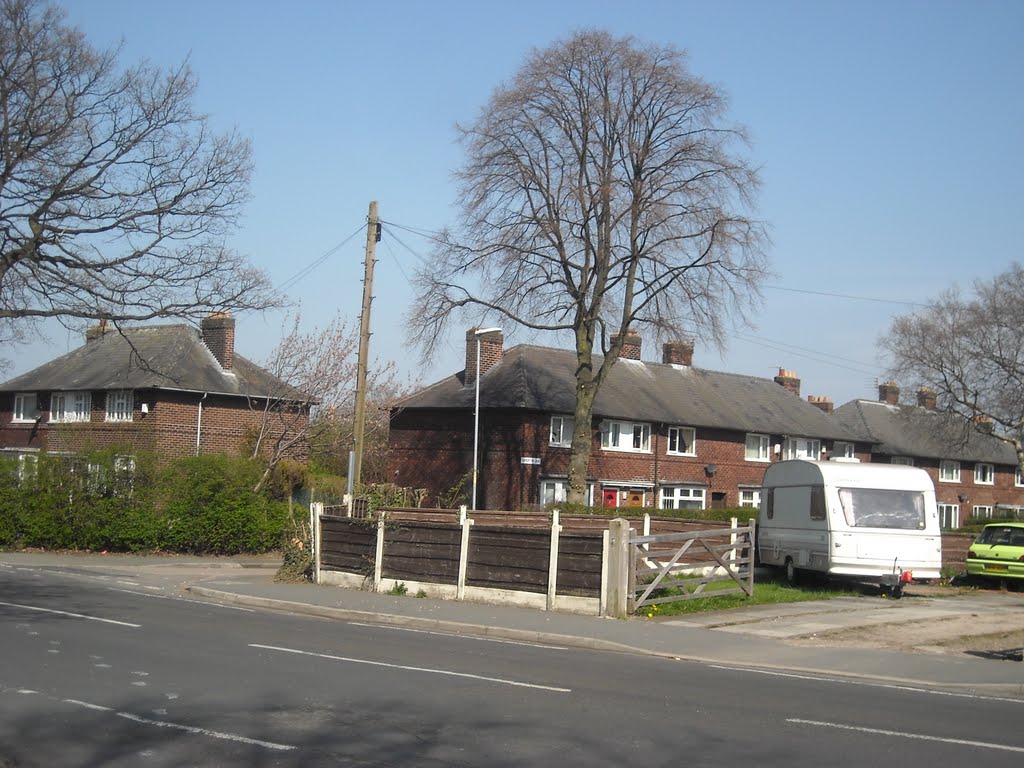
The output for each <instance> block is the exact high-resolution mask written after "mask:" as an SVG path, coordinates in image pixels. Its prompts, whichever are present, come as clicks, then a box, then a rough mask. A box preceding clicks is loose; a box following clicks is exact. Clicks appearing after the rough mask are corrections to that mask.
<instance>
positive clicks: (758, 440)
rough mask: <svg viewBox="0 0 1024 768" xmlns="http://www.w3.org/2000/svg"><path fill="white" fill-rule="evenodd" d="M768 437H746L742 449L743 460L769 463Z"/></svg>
mask: <svg viewBox="0 0 1024 768" xmlns="http://www.w3.org/2000/svg"><path fill="white" fill-rule="evenodd" d="M770 450H771V449H770V446H769V441H768V435H754V434H750V435H747V443H746V445H745V446H744V449H743V458H745V459H746V460H747V461H771V458H772V457H771V453H770V452H769V451H770Z"/></svg>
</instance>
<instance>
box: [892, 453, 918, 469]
mask: <svg viewBox="0 0 1024 768" xmlns="http://www.w3.org/2000/svg"><path fill="white" fill-rule="evenodd" d="M889 463H890V464H898V465H900V466H902V467H912V466H914V458H913V457H912V456H893V457H892V458H891V459H890V460H889Z"/></svg>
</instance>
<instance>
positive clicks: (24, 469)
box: [18, 453, 39, 484]
mask: <svg viewBox="0 0 1024 768" xmlns="http://www.w3.org/2000/svg"><path fill="white" fill-rule="evenodd" d="M38 465H39V457H37V456H36V455H35V454H32V453H19V454H18V483H19V484H24V483H27V482H28V481H29V480H34V479H35V477H36V470H37V469H38Z"/></svg>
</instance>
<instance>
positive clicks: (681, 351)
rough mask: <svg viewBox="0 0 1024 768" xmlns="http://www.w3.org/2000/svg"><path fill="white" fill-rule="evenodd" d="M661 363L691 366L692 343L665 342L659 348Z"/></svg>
mask: <svg viewBox="0 0 1024 768" xmlns="http://www.w3.org/2000/svg"><path fill="white" fill-rule="evenodd" d="M661 362H663V363H665V364H666V365H686V366H691V365H693V342H692V341H669V342H666V343H665V344H663V345H662V347H661Z"/></svg>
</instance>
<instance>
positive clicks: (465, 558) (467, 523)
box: [455, 504, 473, 600]
mask: <svg viewBox="0 0 1024 768" xmlns="http://www.w3.org/2000/svg"><path fill="white" fill-rule="evenodd" d="M459 525H461V526H462V540H461V542H460V544H459V580H458V582H457V583H456V586H455V599H456V600H465V599H466V571H467V570H468V569H469V529H470V528H472V527H473V519H472V518H471V517H468V516H467V515H466V505H465V504H463V505H462V506H461V507H459Z"/></svg>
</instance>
